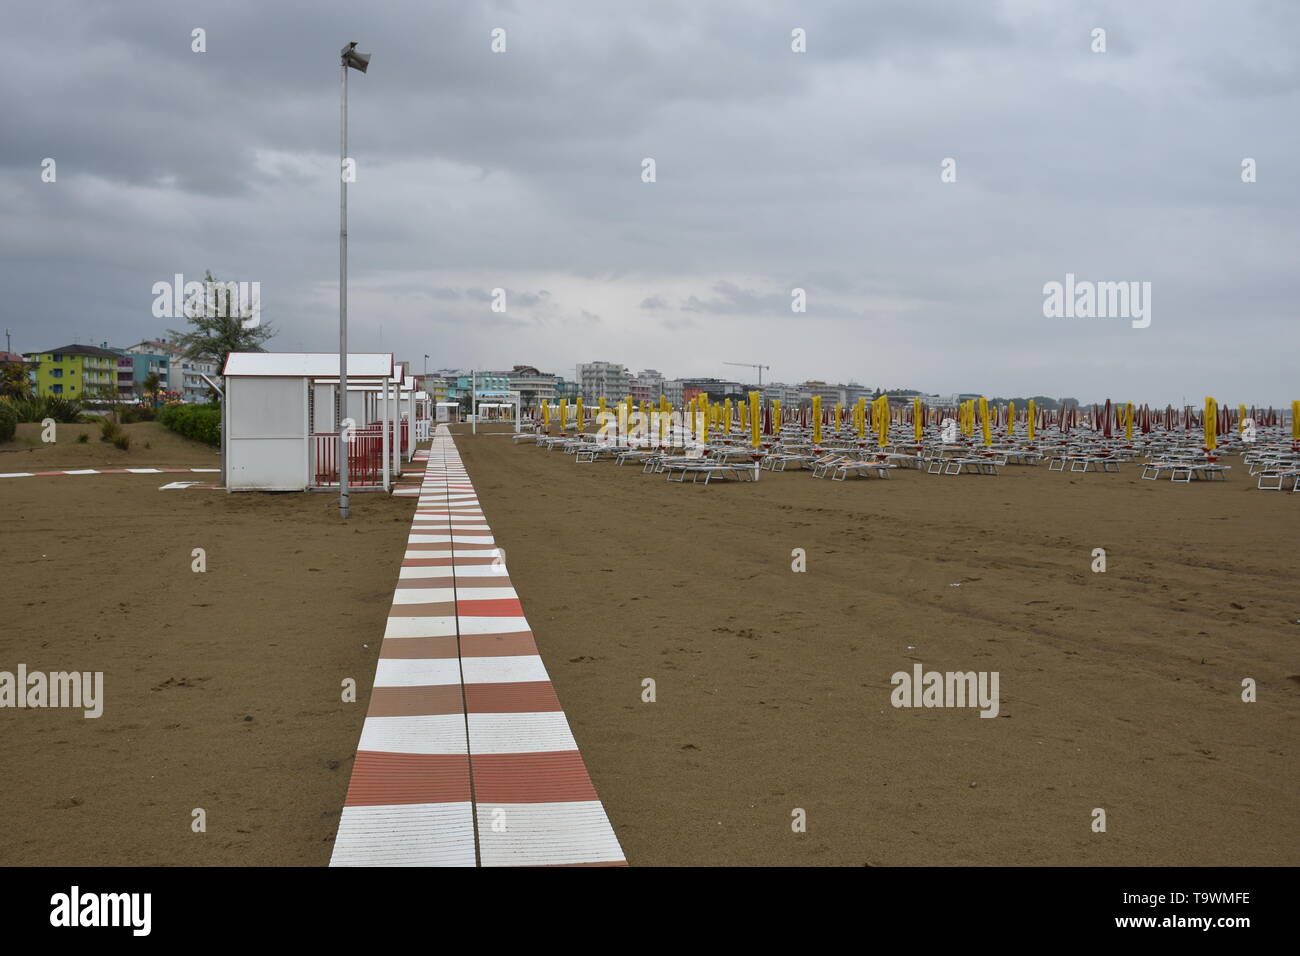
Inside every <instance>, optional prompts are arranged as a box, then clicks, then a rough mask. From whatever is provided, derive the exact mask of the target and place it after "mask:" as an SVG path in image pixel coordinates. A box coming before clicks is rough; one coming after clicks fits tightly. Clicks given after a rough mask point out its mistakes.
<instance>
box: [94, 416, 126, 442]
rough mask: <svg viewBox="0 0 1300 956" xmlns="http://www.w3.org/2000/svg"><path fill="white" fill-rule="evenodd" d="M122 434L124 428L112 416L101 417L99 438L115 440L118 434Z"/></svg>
mask: <svg viewBox="0 0 1300 956" xmlns="http://www.w3.org/2000/svg"><path fill="white" fill-rule="evenodd" d="M120 434H122V428H121V426H120V425H118V423H117V422H115V421H113V419H111V418H101V419H100V420H99V440H100V441H113V440H114V439H116V438H117V436H118V435H120Z"/></svg>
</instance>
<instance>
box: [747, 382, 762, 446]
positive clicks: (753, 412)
mask: <svg viewBox="0 0 1300 956" xmlns="http://www.w3.org/2000/svg"><path fill="white" fill-rule="evenodd" d="M758 399H759V394H758V392H750V393H749V440H750V443H751V444H753V446H754V449H755V450H757V449H758V448H760V447H761V446H762V444H763V438H762V435H761V434H759V433H760V431H761V430H762V422H761V421H760V420H759V419H760V418H761V417H762V416H760V415H759V414H758Z"/></svg>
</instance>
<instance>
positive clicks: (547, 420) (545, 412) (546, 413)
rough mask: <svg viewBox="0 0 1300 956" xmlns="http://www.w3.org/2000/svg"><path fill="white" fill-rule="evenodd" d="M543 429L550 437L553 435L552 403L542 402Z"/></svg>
mask: <svg viewBox="0 0 1300 956" xmlns="http://www.w3.org/2000/svg"><path fill="white" fill-rule="evenodd" d="M542 427H543V428H545V429H546V433H547V434H548V435H549V434H550V433H551V403H550V402H542Z"/></svg>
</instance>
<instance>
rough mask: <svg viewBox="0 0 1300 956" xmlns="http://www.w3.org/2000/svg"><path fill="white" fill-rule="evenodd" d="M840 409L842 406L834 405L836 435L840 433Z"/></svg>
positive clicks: (837, 403)
mask: <svg viewBox="0 0 1300 956" xmlns="http://www.w3.org/2000/svg"><path fill="white" fill-rule="evenodd" d="M842 408H843V406H842V405H841V404H840V403H839V402H836V403H835V434H837V435H838V434H839V433H840V411H841V409H842Z"/></svg>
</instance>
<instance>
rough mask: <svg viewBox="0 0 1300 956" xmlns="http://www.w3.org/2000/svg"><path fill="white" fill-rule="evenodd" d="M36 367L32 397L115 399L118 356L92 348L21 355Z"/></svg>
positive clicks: (66, 347)
mask: <svg viewBox="0 0 1300 956" xmlns="http://www.w3.org/2000/svg"><path fill="white" fill-rule="evenodd" d="M23 358H24V359H26V360H27V361H28V362H35V363H37V365H36V380H35V387H36V394H37V395H58V396H60V397H62V398H83V399H92V398H116V397H117V361H118V358H119V356H118V354H117V353H116V352H110V351H109V350H108V349H99V348H95V347H94V346H93V345H65V346H63V347H62V348H57V349H46V350H45V351H43V352H24V353H23Z"/></svg>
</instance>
